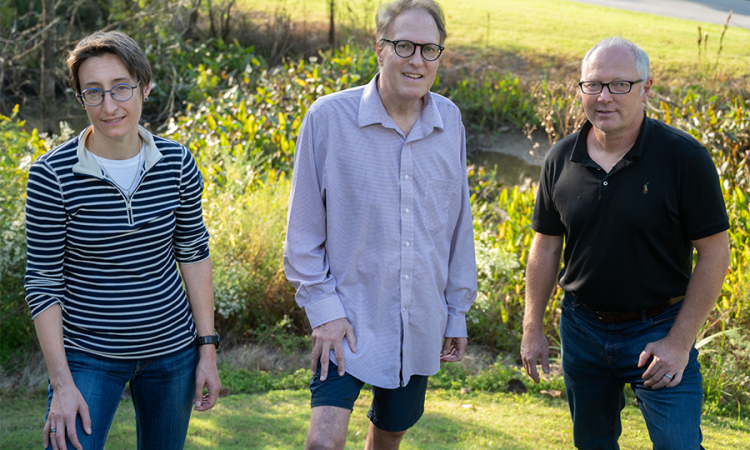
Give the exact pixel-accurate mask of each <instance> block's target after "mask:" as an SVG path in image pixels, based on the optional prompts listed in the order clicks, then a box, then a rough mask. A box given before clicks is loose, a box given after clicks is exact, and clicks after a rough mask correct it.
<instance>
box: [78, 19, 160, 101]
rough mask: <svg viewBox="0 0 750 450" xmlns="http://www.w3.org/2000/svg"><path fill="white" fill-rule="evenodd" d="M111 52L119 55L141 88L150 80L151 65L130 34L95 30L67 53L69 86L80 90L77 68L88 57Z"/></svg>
mask: <svg viewBox="0 0 750 450" xmlns="http://www.w3.org/2000/svg"><path fill="white" fill-rule="evenodd" d="M105 53H111V54H113V55H116V56H119V57H120V59H121V60H122V62H123V64H125V67H127V68H128V72H130V75H131V76H133V77H135V78H136V79H138V80H139V81H140V82H141V89H143V87H144V86H145V85H147V84H148V83H150V82H151V65H150V64H149V63H148V59H147V58H146V54H145V53H143V50H141V47H140V46H139V45H138V43H137V42H135V41H134V40H133V39H132V38H131V37H130V36H128V35H127V34H125V33H122V32H119V31H106V32H105V31H96V32H94V33H93V34H91V35H89V36H87V37H85V38H83V39H82V40H81V41H80V42H79V43H78V45H76V48H74V49H73V50H72V51H71V52H70V54H69V55H68V61H67V63H68V71H69V76H70V86H71V87H72V88H73V90H75V92H76V93H80V92H81V82H80V80H79V79H78V69H79V68H80V67H81V64H83V62H84V61H86V60H87V59H89V58H94V57H96V56H101V55H103V54H105Z"/></svg>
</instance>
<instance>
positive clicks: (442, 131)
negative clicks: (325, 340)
mask: <svg viewBox="0 0 750 450" xmlns="http://www.w3.org/2000/svg"><path fill="white" fill-rule="evenodd" d="M377 79H378V75H376V76H375V77H374V78H373V80H372V81H371V82H370V83H369V84H367V85H366V86H360V87H357V88H354V89H348V90H346V91H342V92H338V93H335V94H332V95H328V96H325V97H322V98H320V99H318V100H317V101H316V102H315V103H314V104H313V105H312V107H311V108H310V110H309V111H308V112H307V114H306V115H305V119H304V120H303V122H302V127H301V130H300V134H299V138H298V140H297V147H296V154H295V158H294V176H293V180H292V191H291V196H290V201H289V217H288V227H287V240H286V245H285V250H284V266H285V268H286V275H287V278H288V279H289V280H290V281H291V282H292V283H293V284H294V286H295V287H296V289H297V295H296V300H297V303H298V304H299V305H300V306H301V307H303V308H305V311H306V313H307V317H308V319H309V320H310V324H311V326H312V327H313V328H314V327H317V326H319V325H322V324H324V323H327V322H330V321H332V320H335V319H339V318H342V317H346V318H347V319H348V320H349V322H350V323H351V324H352V326H353V327H354V334H355V336H356V337H357V353H352V352H351V351H350V350H349V347H348V344H347V343H346V342H344V358H345V362H346V370H347V372H349V373H350V374H351V375H353V376H354V377H355V378H358V379H360V380H362V381H365V382H367V383H370V384H372V385H373V386H378V387H383V388H389V389H390V388H396V387H398V386H402V385H406V384H407V383H408V381H409V378H410V377H411V376H412V375H434V374H435V373H437V371H438V369H439V368H440V350H441V348H442V340H443V337H445V336H448V337H466V321H465V313H466V311H467V310H468V309H469V307H470V306H471V304H472V302H473V301H474V298H475V297H476V291H477V281H476V263H475V260H474V235H473V228H472V219H471V206H470V203H469V187H468V182H467V178H466V142H465V135H464V127H463V124H462V123H461V114H460V112H459V110H458V108H457V107H456V106H455V105H454V104H453V103H452V102H450V101H449V100H448V99H446V98H444V97H442V96H440V95H437V94H433V93H429V92H428V93H427V94H426V95H425V96H424V98H423V99H424V102H423V109H422V114H421V116H420V117H419V119H418V120H417V122H416V123H415V124H414V126H413V127H412V130H411V132H410V133H409V135H408V136H404V134H403V132H402V131H401V130H400V129H399V128H398V127H397V126H396V124H395V122H394V121H393V119H391V117H390V116H388V113H387V112H386V110H385V108H384V107H383V103H382V102H381V100H380V96H379V95H378V90H377ZM331 360H332V361H334V362H335V356H334V354H333V352H331Z"/></svg>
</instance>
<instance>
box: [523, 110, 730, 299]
mask: <svg viewBox="0 0 750 450" xmlns="http://www.w3.org/2000/svg"><path fill="white" fill-rule="evenodd" d="M591 128H592V125H591V123H590V122H588V121H587V122H586V123H585V124H584V125H583V126H582V127H581V129H580V130H579V131H578V132H576V133H574V134H572V135H570V136H568V137H566V138H564V139H562V140H561V141H560V142H558V143H557V144H555V146H553V147H552V149H551V150H550V151H549V153H548V154H547V157H546V158H545V160H544V166H543V167H542V175H541V180H540V182H539V190H538V193H537V201H536V206H535V208H534V216H533V219H532V223H531V227H532V228H533V229H534V230H535V231H537V232H539V233H542V234H547V235H553V236H559V235H565V250H564V252H563V262H564V268H563V270H562V272H560V277H559V281H560V286H561V287H562V288H563V289H565V290H566V291H570V292H572V293H574V294H576V296H577V297H578V298H579V300H580V301H581V302H583V303H584V304H586V305H587V306H590V307H592V308H595V309H599V310H603V311H617V312H623V311H637V310H641V309H647V308H651V307H653V306H656V305H659V304H661V303H664V302H665V301H666V300H667V299H669V298H670V297H676V296H679V295H684V294H685V291H686V290H687V285H688V282H689V281H690V275H691V273H692V262H693V258H692V255H693V246H692V244H691V242H690V241H691V240H696V239H701V238H704V237H708V236H711V235H714V234H716V233H720V232H722V231H725V230H727V229H729V218H728V217H727V212H726V206H725V205H724V198H723V196H722V190H721V185H720V183H719V176H718V174H717V171H716V166H715V165H714V163H713V161H712V160H711V156H710V155H709V153H708V151H707V150H706V149H705V148H704V147H703V146H702V145H701V144H700V143H699V142H698V141H696V140H695V139H693V138H692V137H691V136H690V135H689V134H687V133H685V132H682V131H680V130H677V129H676V128H673V127H670V126H668V125H665V124H664V123H662V122H659V121H657V120H654V119H650V118H645V120H644V122H643V125H642V126H641V130H640V134H639V135H638V139H637V140H636V142H635V144H634V145H633V148H631V149H630V151H629V152H628V153H627V154H626V155H625V156H624V157H623V159H622V160H620V161H619V162H618V163H617V165H615V167H614V168H612V170H611V171H610V172H609V173H607V172H606V171H604V170H603V169H602V168H601V167H599V165H598V164H597V163H596V162H594V161H593V160H592V159H591V158H590V157H589V155H588V151H587V148H586V136H587V135H588V133H589V131H590V130H591Z"/></svg>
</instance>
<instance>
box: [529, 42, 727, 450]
mask: <svg viewBox="0 0 750 450" xmlns="http://www.w3.org/2000/svg"><path fill="white" fill-rule="evenodd" d="M652 82H653V80H652V79H651V77H650V76H649V63H648V56H647V55H646V53H645V52H644V51H643V50H642V49H641V48H640V47H639V46H637V45H636V44H634V43H632V42H630V41H627V40H625V39H622V38H609V39H605V40H603V41H601V42H599V43H598V44H597V45H596V46H594V47H593V48H592V49H591V50H589V52H588V53H587V54H586V56H585V58H584V59H583V63H582V66H581V83H580V86H581V92H582V93H581V100H582V103H583V107H584V111H585V113H586V117H587V118H588V121H587V122H586V123H585V124H584V125H583V126H582V127H581V129H580V130H579V131H578V132H577V133H574V134H572V135H570V136H568V137H566V138H565V139H563V140H561V141H560V142H559V143H558V144H556V145H555V146H554V147H553V148H552V149H551V150H550V152H549V154H548V155H547V157H546V159H545V161H544V167H543V169H542V175H541V180H540V183H539V191H538V196H537V202H536V207H535V209H534V217H533V221H532V228H533V229H534V230H535V231H536V232H537V234H536V236H535V237H534V241H533V244H532V247H531V251H530V254H529V261H528V265H527V271H526V280H527V283H526V312H525V316H524V334H523V342H522V344H521V356H522V359H523V363H524V366H525V368H526V372H527V373H528V374H529V376H530V377H531V378H533V379H534V381H536V382H539V373H538V371H537V362H538V361H541V364H542V369H543V370H544V372H545V373H548V372H549V363H548V347H547V341H546V340H545V338H544V334H543V330H542V321H543V316H544V311H545V309H546V306H547V301H548V299H549V297H550V295H551V293H552V290H553V288H554V285H555V276H556V275H557V272H558V269H559V264H560V255H561V253H562V254H563V262H564V268H563V270H562V272H560V274H559V282H560V286H561V287H562V288H563V289H564V290H565V298H564V300H563V303H562V309H563V312H562V318H561V321H560V336H561V343H562V366H563V375H564V378H565V388H566V391H567V396H568V403H569V405H570V412H571V416H572V418H573V435H574V439H575V445H576V447H577V448H579V449H597V450H599V449H605V450H608V449H618V448H619V446H618V444H617V440H618V438H619V436H620V433H621V432H622V426H621V423H620V411H621V409H622V408H623V407H624V405H625V396H624V387H625V384H630V387H631V388H632V390H633V392H635V395H636V397H637V398H638V405H639V406H640V408H641V412H642V413H643V416H644V418H645V420H646V423H647V425H648V430H649V434H650V437H651V440H652V441H653V444H654V449H657V450H663V449H680V450H682V449H696V450H697V449H699V448H702V447H701V445H700V443H701V440H702V436H701V431H700V418H701V407H702V400H703V391H702V378H701V374H700V366H699V364H698V361H697V355H698V351H697V350H696V349H695V347H694V342H695V336H696V334H697V333H698V332H699V331H700V329H701V326H702V325H703V323H704V322H705V320H706V317H707V316H708V313H709V312H710V311H711V309H712V308H713V307H714V304H715V302H716V298H717V297H718V295H719V292H720V290H721V285H722V283H723V281H724V277H725V275H726V272H727V268H728V265H729V244H728V238H727V229H728V228H729V221H728V218H727V214H726V208H725V205H724V201H723V197H722V192H721V186H720V184H719V178H718V175H717V173H716V167H715V166H714V164H713V162H712V160H711V157H710V155H709V153H708V151H706V149H705V148H704V147H703V146H701V145H700V143H698V142H697V141H696V140H695V139H693V138H692V137H690V136H689V135H688V134H686V133H684V132H682V131H679V130H676V129H674V128H672V127H670V126H668V125H665V124H663V123H661V122H658V121H656V120H653V119H649V118H647V117H646V115H645V113H644V111H643V103H644V102H645V101H646V99H647V98H648V94H649V92H650V90H651V85H652ZM563 243H564V245H563ZM563 248H564V253H563ZM693 248H695V249H696V250H697V252H698V260H697V263H696V264H695V268H694V269H693V267H692V262H693ZM691 272H692V274H691Z"/></svg>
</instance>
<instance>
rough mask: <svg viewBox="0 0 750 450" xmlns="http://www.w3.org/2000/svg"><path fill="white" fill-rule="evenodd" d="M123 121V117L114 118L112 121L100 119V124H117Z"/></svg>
mask: <svg viewBox="0 0 750 450" xmlns="http://www.w3.org/2000/svg"><path fill="white" fill-rule="evenodd" d="M124 119H125V118H124V117H116V118H114V119H102V122H104V123H118V122H120V121H122V120H124Z"/></svg>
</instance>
